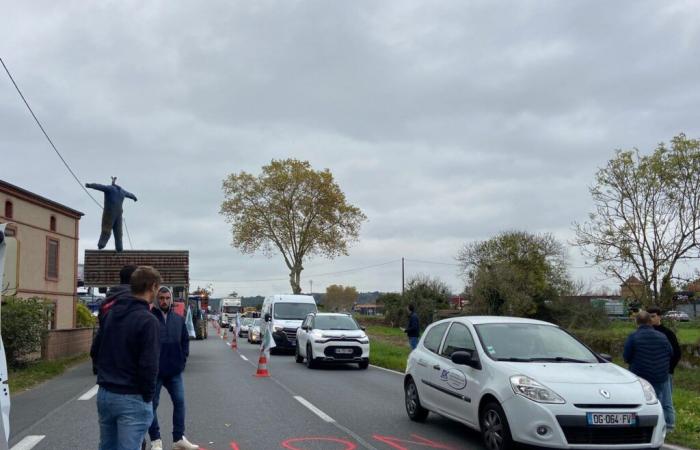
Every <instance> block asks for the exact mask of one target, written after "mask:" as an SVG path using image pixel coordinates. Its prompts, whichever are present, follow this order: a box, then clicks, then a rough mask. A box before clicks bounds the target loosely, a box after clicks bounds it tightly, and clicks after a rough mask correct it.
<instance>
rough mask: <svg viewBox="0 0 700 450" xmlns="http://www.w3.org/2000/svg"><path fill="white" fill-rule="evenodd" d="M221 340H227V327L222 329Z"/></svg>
mask: <svg viewBox="0 0 700 450" xmlns="http://www.w3.org/2000/svg"><path fill="white" fill-rule="evenodd" d="M222 339H228V327H225V328H224V335H223V336H222Z"/></svg>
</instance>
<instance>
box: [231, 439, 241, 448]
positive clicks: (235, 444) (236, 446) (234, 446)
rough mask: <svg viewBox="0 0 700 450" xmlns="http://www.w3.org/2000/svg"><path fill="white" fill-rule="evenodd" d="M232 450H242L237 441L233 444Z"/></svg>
mask: <svg viewBox="0 0 700 450" xmlns="http://www.w3.org/2000/svg"><path fill="white" fill-rule="evenodd" d="M231 450H240V448H239V447H238V443H237V442H236V441H232V442H231Z"/></svg>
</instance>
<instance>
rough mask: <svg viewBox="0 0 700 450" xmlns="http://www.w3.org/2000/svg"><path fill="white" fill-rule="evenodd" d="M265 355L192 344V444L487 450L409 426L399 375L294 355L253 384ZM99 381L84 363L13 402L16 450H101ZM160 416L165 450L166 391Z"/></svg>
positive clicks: (307, 449) (210, 447)
mask: <svg viewBox="0 0 700 450" xmlns="http://www.w3.org/2000/svg"><path fill="white" fill-rule="evenodd" d="M258 348H259V346H257V345H251V344H248V343H246V342H245V341H243V342H241V343H240V348H239V350H238V351H232V350H231V348H230V347H229V346H228V343H226V342H225V341H223V340H221V339H219V338H218V337H217V336H216V333H215V332H214V331H211V330H210V334H209V339H207V340H204V341H192V345H191V355H190V359H189V361H188V364H187V369H186V371H185V391H186V400H187V419H186V428H187V430H186V432H185V434H186V436H187V437H188V439H189V440H190V441H192V442H195V443H197V444H199V445H200V446H201V448H203V449H206V450H214V449H220V450H224V449H228V450H266V449H270V450H272V449H280V448H282V449H289V450H316V449H318V450H320V449H324V450H353V449H373V450H390V449H398V450H414V449H415V450H418V449H430V448H433V449H443V450H448V449H455V450H457V449H482V448H483V447H482V446H481V444H480V436H479V435H478V434H477V433H476V432H474V431H471V430H470V429H469V428H467V427H465V426H462V425H460V424H457V423H455V422H452V421H450V420H447V419H444V418H442V417H440V416H438V415H435V414H431V415H430V416H429V418H428V420H427V421H426V423H424V424H418V423H414V422H411V421H410V420H409V419H408V417H407V416H406V412H405V409H404V403H403V387H402V386H403V385H402V376H401V375H400V374H397V373H394V372H390V371H386V370H382V369H379V368H374V367H370V368H369V369H367V370H360V369H358V368H357V366H356V365H348V366H342V365H340V366H334V367H326V368H321V369H316V370H309V369H307V368H306V366H304V365H302V364H297V363H296V362H295V360H294V357H293V356H292V355H273V356H272V357H271V360H270V362H269V365H268V368H269V370H270V372H271V377H269V378H256V377H254V376H253V375H254V374H255V372H256V367H257V361H258V356H259V351H258ZM94 383H95V378H94V376H93V375H92V372H91V367H90V365H89V364H84V365H81V366H79V367H77V368H75V369H73V370H71V371H69V372H68V373H67V374H65V375H64V376H62V377H59V378H57V379H55V380H52V381H50V382H48V383H46V384H44V385H42V386H40V387H38V388H36V389H34V390H32V391H29V392H26V393H22V394H19V395H15V396H13V400H12V401H13V409H12V413H11V420H12V423H11V430H12V437H11V439H10V447H11V448H12V450H29V449H36V450H49V449H51V450H60V449H66V450H68V449H71V450H75V449H96V448H97V446H98V442H99V428H98V426H97V411H96V405H95V397H94V396H90V394H91V393H92V392H94V389H93V387H94ZM91 389H92V391H91ZM81 397H83V398H87V399H85V400H81V399H80V398H81ZM158 413H159V414H158V416H159V420H160V424H161V432H162V433H163V441H164V448H166V449H168V448H170V446H171V444H172V439H171V435H170V432H171V430H172V422H171V420H170V417H171V415H172V408H171V405H170V400H169V398H168V396H167V391H165V390H163V393H162V394H161V405H160V407H159V410H158ZM35 442H36V443H35ZM32 443H34V445H33V446H32ZM13 446H14V448H13Z"/></svg>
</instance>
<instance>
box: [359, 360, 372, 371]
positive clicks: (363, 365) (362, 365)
mask: <svg viewBox="0 0 700 450" xmlns="http://www.w3.org/2000/svg"><path fill="white" fill-rule="evenodd" d="M357 365H358V366H360V369H362V370H365V369H366V368H368V367H369V361H360V363H358V364H357Z"/></svg>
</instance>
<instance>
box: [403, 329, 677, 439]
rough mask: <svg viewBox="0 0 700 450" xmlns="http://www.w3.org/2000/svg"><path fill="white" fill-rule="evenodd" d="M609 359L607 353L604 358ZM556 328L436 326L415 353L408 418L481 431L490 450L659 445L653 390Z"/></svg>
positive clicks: (660, 421)
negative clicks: (431, 417)
mask: <svg viewBox="0 0 700 450" xmlns="http://www.w3.org/2000/svg"><path fill="white" fill-rule="evenodd" d="M604 356H605V357H604ZM604 356H601V355H598V354H596V353H594V352H592V351H591V350H590V349H588V347H586V346H585V345H583V344H582V343H581V342H579V341H578V340H577V339H576V338H575V337H573V336H572V335H570V334H568V333H567V332H566V331H564V330H562V329H561V328H559V327H557V326H556V325H552V324H550V323H547V322H541V321H538V320H530V319H520V318H512V317H478V316H471V317H455V318H451V319H445V320H441V321H439V322H435V323H433V324H431V325H430V326H429V327H428V328H427V329H426V331H425V333H424V334H423V336H422V338H421V340H420V342H419V344H418V347H417V348H416V349H415V350H414V351H413V352H411V354H410V355H409V358H408V363H407V366H406V375H405V377H404V391H405V399H406V412H407V413H408V416H409V418H411V419H412V420H414V421H423V420H425V418H426V417H427V416H428V413H429V412H430V411H432V412H436V413H438V414H440V415H442V416H445V417H448V418H450V419H453V420H456V421H459V422H462V423H464V424H466V425H467V426H469V427H471V428H474V429H476V430H478V431H481V433H482V435H483V438H484V443H485V444H486V447H487V448H488V449H489V450H506V449H510V448H512V447H513V445H514V441H515V442H519V443H523V444H529V445H534V446H538V447H550V448H562V449H568V448H576V449H579V448H585V449H631V448H635V449H636V448H660V447H661V446H662V445H663V442H664V438H665V435H666V425H665V423H664V416H663V411H662V409H661V405H660V404H659V401H658V400H657V398H656V395H655V393H654V388H653V387H652V386H651V385H650V384H649V383H647V382H646V381H645V380H643V379H640V378H639V377H637V376H636V375H634V374H633V373H631V372H629V371H627V370H625V369H623V368H621V367H619V366H617V365H615V364H612V363H610V362H609V361H608V360H607V359H606V358H609V357H608V356H607V355H604Z"/></svg>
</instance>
